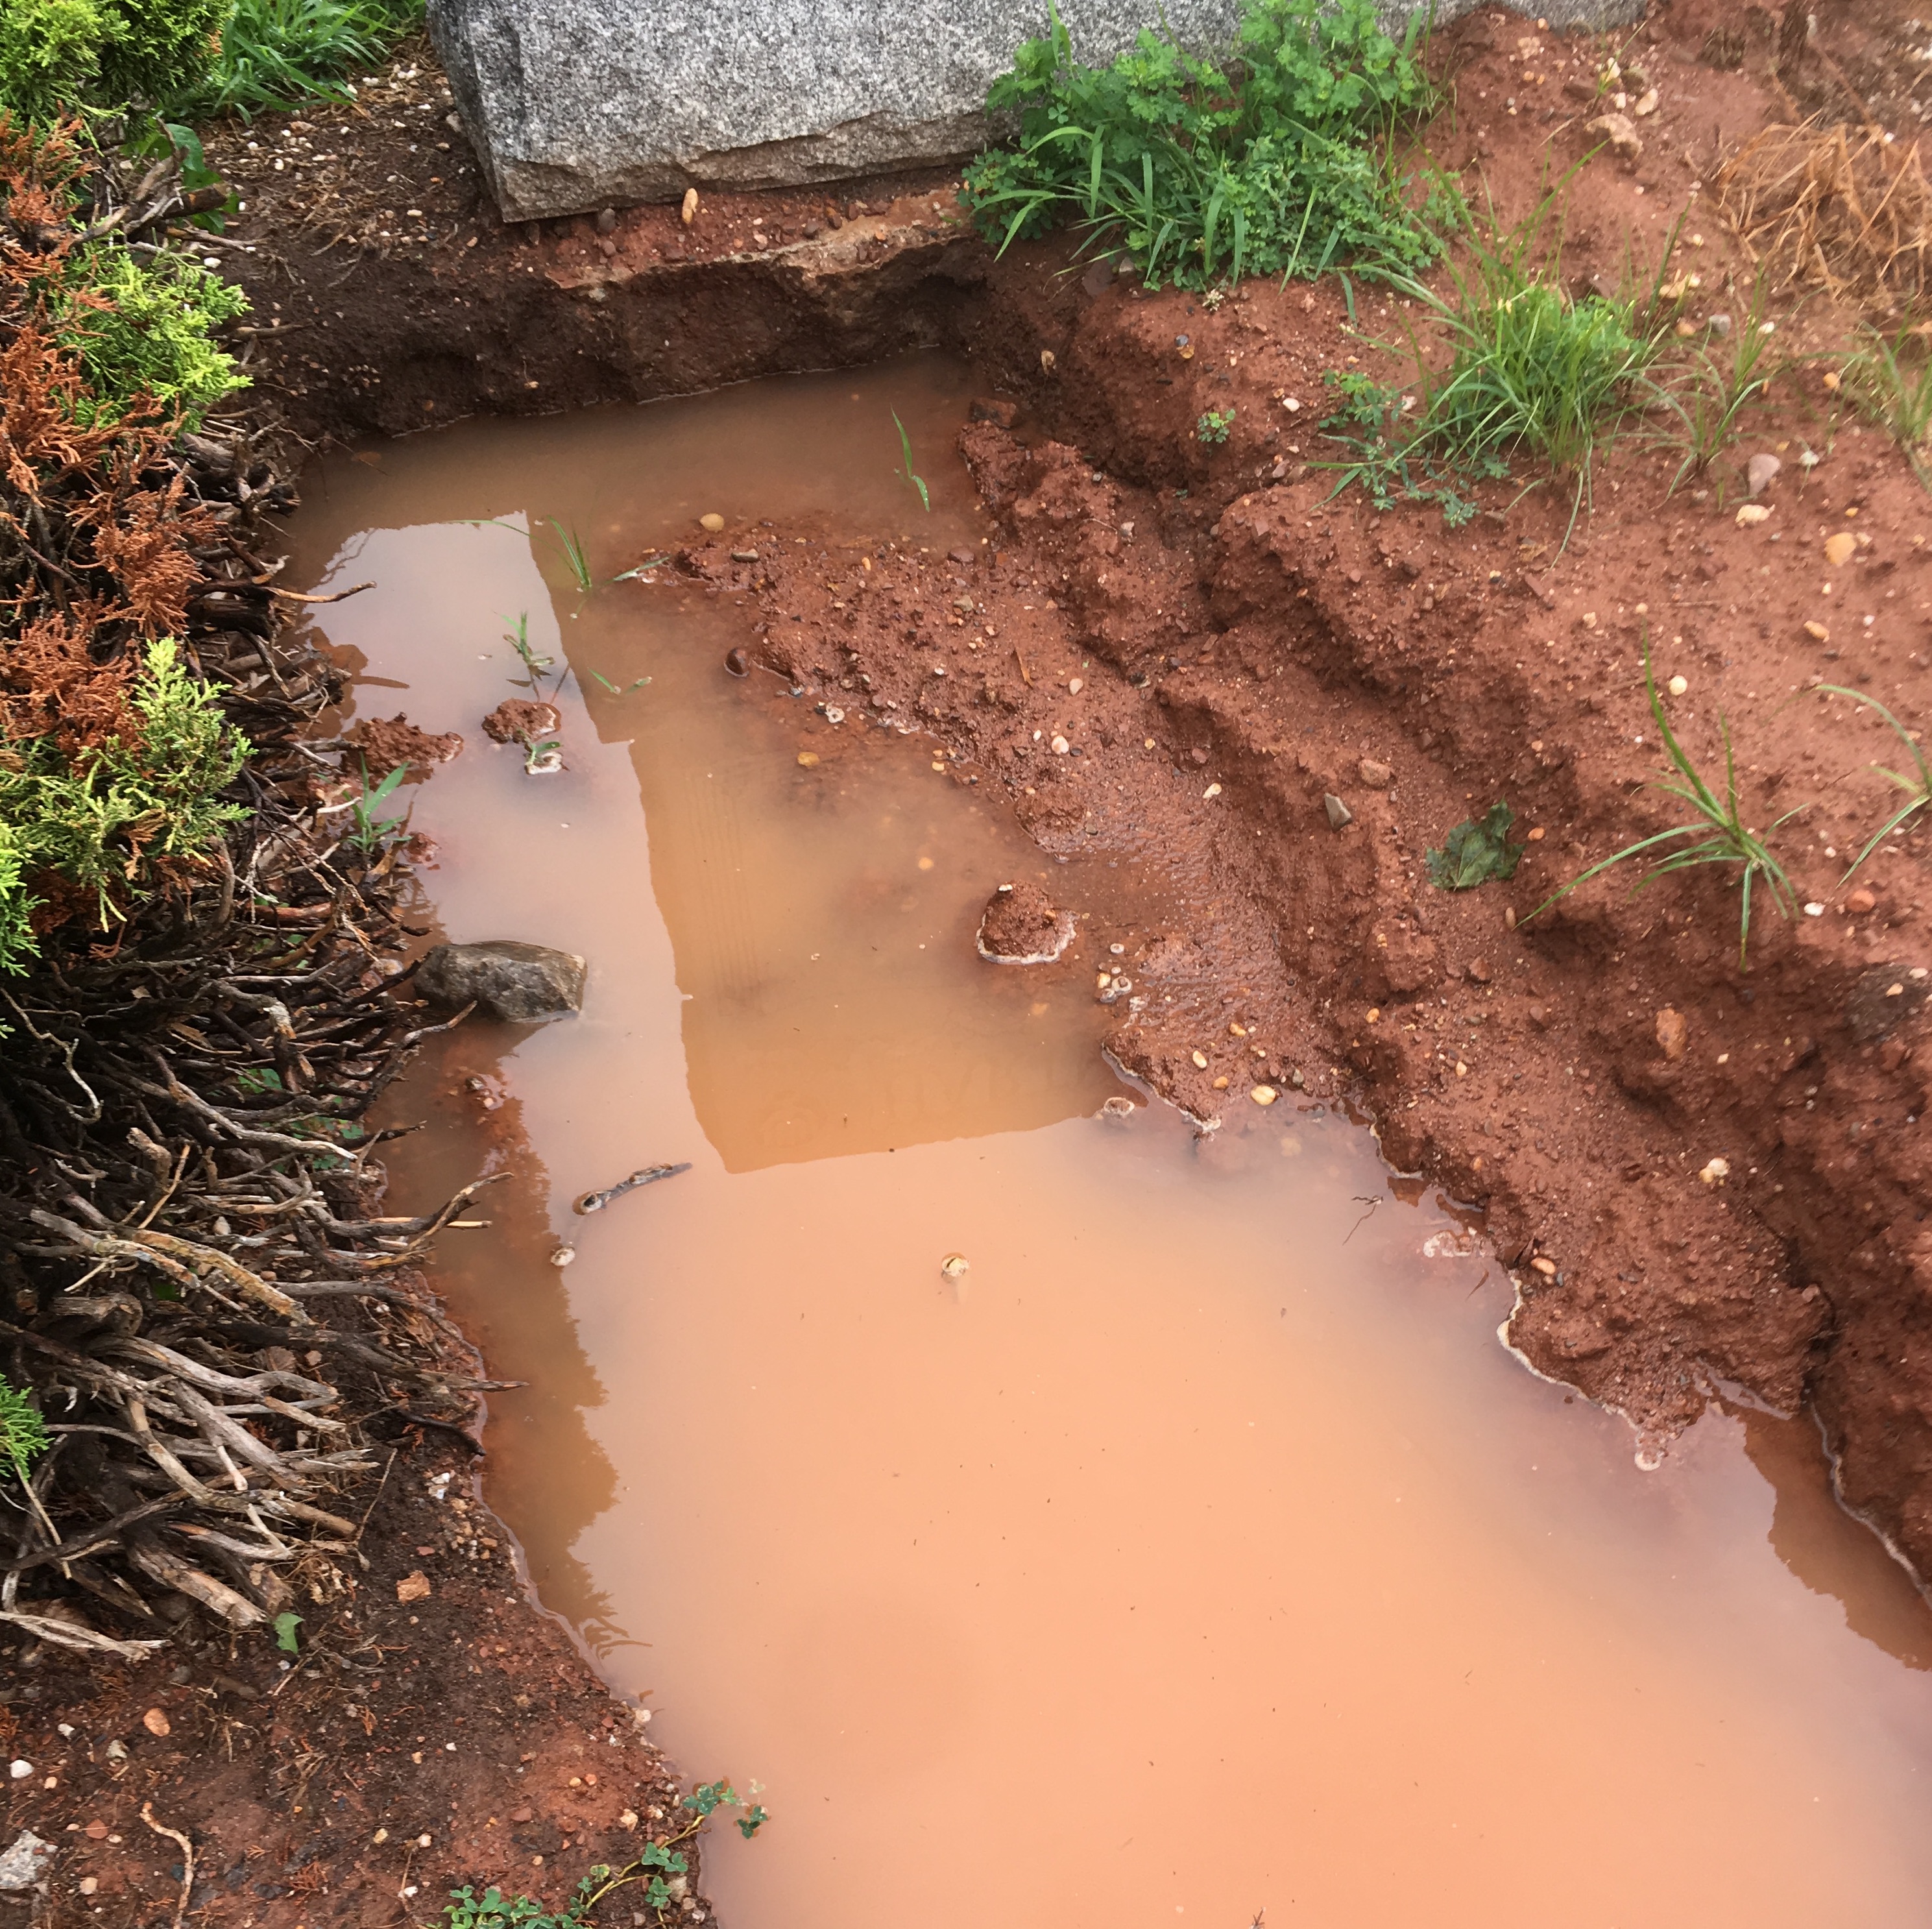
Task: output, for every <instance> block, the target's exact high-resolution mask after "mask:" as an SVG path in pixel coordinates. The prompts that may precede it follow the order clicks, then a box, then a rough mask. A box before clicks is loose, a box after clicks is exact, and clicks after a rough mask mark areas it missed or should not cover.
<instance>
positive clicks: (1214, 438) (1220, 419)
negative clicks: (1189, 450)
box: [1194, 407, 1235, 445]
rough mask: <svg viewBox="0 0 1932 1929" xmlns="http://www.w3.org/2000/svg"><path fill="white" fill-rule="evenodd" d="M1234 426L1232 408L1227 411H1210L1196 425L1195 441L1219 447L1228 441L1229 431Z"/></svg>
mask: <svg viewBox="0 0 1932 1929" xmlns="http://www.w3.org/2000/svg"><path fill="white" fill-rule="evenodd" d="M1234 426H1235V411H1234V410H1233V408H1232V407H1228V408H1226V409H1210V410H1208V413H1206V414H1205V415H1204V416H1202V418H1201V419H1200V420H1199V422H1196V424H1195V425H1194V435H1195V440H1196V441H1198V442H1204V443H1209V444H1211V445H1218V444H1220V443H1224V442H1226V440H1228V431H1229V430H1230V429H1231V428H1233V427H1234Z"/></svg>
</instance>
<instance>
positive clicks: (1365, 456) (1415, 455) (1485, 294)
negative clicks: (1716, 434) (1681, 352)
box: [1325, 177, 1669, 528]
mask: <svg viewBox="0 0 1932 1929" xmlns="http://www.w3.org/2000/svg"><path fill="white" fill-rule="evenodd" d="M1567 186H1568V178H1567V177H1566V178H1565V181H1562V182H1561V183H1559V184H1558V186H1557V187H1556V188H1554V189H1553V190H1551V191H1550V192H1549V193H1546V194H1545V195H1544V196H1543V198H1542V199H1541V200H1540V201H1539V202H1538V204H1537V205H1536V206H1535V208H1533V209H1532V210H1531V211H1530V212H1529V214H1527V215H1526V216H1525V217H1523V220H1520V221H1519V222H1518V223H1517V224H1516V225H1515V226H1514V227H1511V228H1508V229H1505V228H1503V227H1502V226H1499V224H1498V223H1497V222H1496V220H1495V217H1494V215H1493V212H1492V213H1490V214H1489V215H1487V217H1484V218H1483V219H1481V220H1479V219H1478V217H1475V215H1473V214H1469V213H1467V212H1466V211H1465V212H1463V214H1461V215H1460V218H1459V220H1458V222H1457V226H1458V228H1459V229H1460V232H1459V233H1458V234H1457V245H1456V247H1455V248H1454V251H1452V253H1451V257H1450V260H1449V265H1448V291H1447V292H1446V293H1437V292H1436V290H1434V289H1433V288H1430V287H1427V286H1426V285H1425V284H1424V283H1422V282H1421V281H1418V280H1416V279H1415V278H1414V277H1413V276H1411V275H1388V276H1387V277H1385V279H1386V280H1387V281H1388V282H1389V284H1390V285H1391V287H1394V289H1395V290H1397V293H1399V294H1400V295H1402V296H1404V297H1406V299H1408V300H1409V302H1412V304H1413V305H1415V308H1417V309H1418V310H1419V311H1421V314H1422V315H1423V316H1424V319H1425V320H1426V321H1433V323H1434V324H1435V326H1436V333H1437V335H1439V338H1441V340H1442V342H1443V343H1444V344H1445V345H1446V346H1447V347H1448V352H1449V359H1448V365H1447V366H1446V367H1440V366H1437V365H1433V364H1432V362H1431V361H1430V358H1429V356H1427V354H1426V353H1424V351H1423V350H1422V347H1421V344H1420V343H1419V341H1418V340H1417V339H1416V338H1415V336H1414V335H1412V336H1411V338H1410V340H1409V343H1408V344H1407V353H1408V354H1409V356H1410V357H1411V359H1412V361H1413V362H1414V365H1415V369H1416V377H1415V385H1414V392H1413V399H1414V401H1415V404H1416V406H1415V408H1414V409H1413V410H1411V409H1410V408H1409V401H1410V400H1411V398H1409V397H1406V396H1405V397H1402V398H1400V401H1398V400H1397V392H1396V391H1394V390H1393V389H1385V388H1382V387H1381V386H1379V385H1377V384H1376V383H1373V381H1372V380H1370V378H1369V377H1366V376H1364V375H1362V374H1360V373H1359V372H1357V373H1355V374H1351V375H1349V376H1346V377H1343V378H1342V379H1341V386H1342V388H1343V396H1344V402H1345V407H1344V409H1343V412H1342V414H1341V415H1340V417H1339V418H1337V417H1331V419H1330V421H1329V422H1328V424H1327V425H1325V426H1326V427H1328V428H1329V430H1330V432H1331V439H1332V440H1336V441H1337V442H1340V443H1342V444H1343V446H1344V447H1345V449H1347V450H1348V451H1349V454H1348V455H1347V456H1346V458H1344V459H1343V460H1340V461H1339V462H1336V463H1331V464H1329V465H1328V466H1331V467H1334V468H1338V469H1340V470H1341V471H1342V475H1341V479H1340V481H1339V482H1338V483H1337V490H1336V492H1337V493H1340V490H1342V489H1343V488H1346V487H1347V486H1348V484H1349V483H1350V482H1352V481H1359V482H1361V483H1362V484H1364V487H1367V489H1368V490H1369V491H1370V494H1371V496H1373V498H1374V499H1376V502H1378V503H1379V504H1382V503H1386V502H1388V501H1390V500H1391V499H1393V498H1394V496H1397V495H1398V494H1400V495H1403V496H1407V497H1409V498H1410V499H1421V498H1425V497H1430V496H1433V497H1434V498H1435V499H1438V500H1439V501H1440V502H1442V507H1443V509H1444V511H1445V515H1446V516H1447V517H1448V520H1449V521H1450V523H1451V524H1452V526H1453V525H1454V524H1455V523H1458V522H1460V521H1466V520H1468V518H1469V516H1470V515H1471V514H1473V513H1474V505H1473V504H1472V503H1471V502H1469V501H1468V499H1466V498H1463V497H1462V496H1459V495H1458V494H1457V491H1456V490H1455V488H1454V484H1453V482H1452V481H1451V480H1450V479H1449V478H1454V477H1458V476H1460V477H1463V478H1472V479H1473V478H1484V477H1487V478H1500V477H1502V476H1503V475H1507V474H1508V472H1509V466H1510V463H1511V461H1512V460H1514V459H1516V458H1522V457H1527V458H1529V459H1530V460H1532V461H1533V462H1535V463H1538V464H1539V465H1541V466H1544V467H1545V468H1547V469H1550V470H1553V471H1554V472H1555V473H1556V475H1557V476H1558V477H1559V478H1560V479H1562V480H1563V481H1567V482H1568V484H1570V486H1571V491H1572V500H1571V526H1572V527H1573V528H1574V526H1575V523H1576V519H1577V516H1578V515H1579V514H1580V513H1581V511H1583V508H1585V507H1586V506H1587V505H1588V504H1589V501H1590V499H1591V492H1592V479H1593V475H1594V472H1595V465H1596V460H1597V455H1598V452H1599V450H1600V449H1602V448H1603V447H1604V445H1605V444H1607V443H1608V442H1610V440H1612V439H1613V437H1615V436H1616V434H1618V432H1619V431H1620V430H1621V429H1622V428H1623V427H1624V425H1625V424H1626V422H1628V421H1629V420H1630V419H1631V418H1632V417H1633V416H1634V415H1635V413H1637V411H1638V410H1640V409H1641V408H1642V407H1643V406H1644V404H1645V403H1646V401H1648V400H1649V392H1648V390H1647V389H1646V380H1645V378H1646V376H1647V375H1648V374H1649V371H1650V369H1651V368H1652V365H1653V364H1654V363H1655V362H1656V361H1657V359H1658V356H1659V355H1660V354H1661V353H1662V350H1663V347H1664V332H1663V331H1662V329H1661V328H1660V327H1659V326H1658V325H1657V323H1656V321H1655V316H1656V314H1657V312H1658V293H1657V290H1656V288H1655V286H1653V287H1651V288H1649V289H1648V290H1635V291H1633V292H1632V293H1628V294H1626V295H1623V296H1616V297H1614V298H1613V297H1610V296H1603V295H1597V294H1592V295H1586V296H1584V297H1583V299H1581V300H1576V299H1572V298H1571V296H1569V295H1568V294H1567V293H1565V291H1564V289H1563V287H1562V284H1561V281H1560V279H1559V266H1560V261H1561V255H1562V233H1561V221H1562V204H1563V193H1564V190H1565V188H1566V187H1567ZM1664 258H1665V259H1666V260H1668V259H1669V251H1668V249H1666V251H1665V256H1664ZM1660 274H1661V270H1660ZM1382 346H1384V347H1391V348H1393V347H1394V344H1382ZM1398 352H1400V351H1398Z"/></svg>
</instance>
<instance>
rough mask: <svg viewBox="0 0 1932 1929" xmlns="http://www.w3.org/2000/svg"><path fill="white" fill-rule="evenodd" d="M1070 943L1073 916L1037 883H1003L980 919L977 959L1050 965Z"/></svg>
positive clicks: (1000, 963) (1013, 963)
mask: <svg viewBox="0 0 1932 1929" xmlns="http://www.w3.org/2000/svg"><path fill="white" fill-rule="evenodd" d="M1072 942H1073V913H1072V912H1071V911H1064V910H1061V909H1060V908H1059V907H1058V905H1056V904H1055V903H1054V901H1053V900H1052V898H1049V896H1048V895H1046V892H1044V891H1043V890H1042V889H1040V886H1038V885H1037V884H1029V883H1025V882H1022V883H1017V884H1002V885H1001V886H1000V888H999V889H998V890H997V891H995V892H994V893H993V895H992V896H991V897H990V898H988V899H987V900H986V910H985V912H984V913H983V915H982V916H981V917H980V936H979V947H980V956H981V957H982V958H985V959H989V960H991V962H993V963H994V964H995V965H1051V964H1052V962H1054V960H1055V959H1056V958H1058V956H1060V954H1061V953H1062V952H1063V951H1064V950H1066V949H1067V946H1068V945H1069V944H1071V943H1072Z"/></svg>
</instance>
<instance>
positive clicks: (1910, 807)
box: [1819, 683, 1932, 883]
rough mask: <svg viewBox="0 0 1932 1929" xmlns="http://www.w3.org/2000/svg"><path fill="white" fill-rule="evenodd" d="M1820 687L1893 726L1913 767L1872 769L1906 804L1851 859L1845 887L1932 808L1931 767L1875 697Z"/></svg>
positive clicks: (1909, 735)
mask: <svg viewBox="0 0 1932 1929" xmlns="http://www.w3.org/2000/svg"><path fill="white" fill-rule="evenodd" d="M1819 687H1820V688H1821V689H1822V690H1823V691H1825V692H1826V694H1828V695H1830V696H1834V697H1850V698H1851V700H1852V702H1853V703H1862V704H1864V706H1865V707H1866V708H1867V709H1873V710H1876V711H1877V712H1878V713H1879V715H1880V716H1882V718H1884V719H1885V721H1886V722H1887V723H1888V724H1890V725H1891V728H1892V733H1893V734H1894V736H1897V739H1898V740H1899V742H1900V743H1902V744H1903V745H1904V746H1905V754H1906V755H1907V756H1908V757H1910V758H1911V759H1912V766H1913V767H1912V771H1911V772H1909V773H1907V772H1904V771H1902V770H1894V769H1890V768H1888V766H1886V765H1885V764H1882V763H1874V764H1873V766H1871V767H1872V769H1874V770H1876V772H1878V774H1879V775H1880V776H1881V777H1882V778H1884V779H1885V781H1886V782H1887V783H1888V784H1891V785H1892V786H1893V787H1894V788H1896V789H1897V790H1902V791H1903V792H1904V793H1905V802H1903V804H1901V805H1900V806H1899V808H1897V810H1895V811H1893V812H1892V814H1891V816H1890V817H1887V818H1886V819H1885V822H1884V823H1882V825H1880V826H1879V828H1878V829H1876V830H1875V831H1874V832H1873V833H1872V835H1871V837H1870V840H1869V841H1867V844H1866V845H1865V847H1864V850H1861V851H1860V852H1859V853H1858V856H1856V857H1855V858H1854V859H1852V869H1851V871H1846V873H1845V875H1844V877H1843V878H1841V879H1840V880H1839V881H1840V882H1841V883H1844V882H1846V881H1847V880H1849V878H1850V877H1851V874H1852V871H1855V870H1856V869H1857V868H1858V866H1859V865H1861V864H1862V863H1863V862H1864V861H1865V859H1867V857H1869V856H1870V855H1871V854H1872V853H1873V851H1874V850H1876V849H1877V848H1878V847H1879V845H1880V844H1882V843H1883V842H1884V841H1885V839H1886V838H1888V837H1889V836H1890V835H1891V833H1892V832H1894V831H1895V830H1896V829H1897V828H1898V827H1899V826H1900V824H1902V823H1904V821H1905V820H1906V818H1907V817H1911V816H1912V815H1913V814H1915V812H1917V811H1922V810H1924V809H1925V808H1927V805H1932V766H1928V765H1927V763H1926V761H1925V753H1924V751H1922V750H1921V749H1920V748H1919V747H1918V739H1917V738H1915V736H1913V735H1912V733H1911V732H1910V731H1909V730H1907V729H1906V727H1905V726H1904V724H1902V723H1900V721H1899V720H1898V719H1897V718H1896V717H1895V716H1894V715H1892V713H1891V711H1889V710H1888V709H1886V708H1885V706H1884V704H1882V703H1880V702H1879V700H1878V699H1877V698H1876V697H1868V696H1867V695H1866V694H1865V693H1864V691H1862V690H1852V689H1848V688H1846V686H1845V685H1843V684H1842V683H1824V684H1821V685H1820V686H1819Z"/></svg>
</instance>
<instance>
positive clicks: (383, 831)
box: [349, 763, 409, 857]
mask: <svg viewBox="0 0 1932 1929" xmlns="http://www.w3.org/2000/svg"><path fill="white" fill-rule="evenodd" d="M407 775H409V769H408V766H407V765H406V764H401V763H399V764H398V765H397V766H396V767H395V769H393V770H392V771H391V772H389V775H387V776H386V777H385V778H383V781H381V782H380V784H371V782H370V781H369V766H368V764H367V763H365V764H364V765H363V766H362V795H361V796H359V797H358V798H356V799H355V800H354V801H353V803H352V804H351V805H350V821H349V841H350V843H351V844H354V845H355V847H356V849H357V850H359V851H361V852H362V854H363V856H365V857H370V856H374V854H375V853H376V852H377V850H379V849H380V847H381V845H382V843H383V839H384V838H386V837H388V836H389V835H391V834H392V832H395V831H396V830H398V829H401V826H402V825H403V823H404V821H405V820H407V817H408V815H409V813H408V812H407V811H398V812H397V813H396V814H395V816H393V817H385V816H384V815H383V814H382V812H381V810H380V808H379V806H380V805H383V804H386V803H387V802H389V799H390V798H391V797H392V796H394V795H395V792H396V789H397V787H398V785H399V784H401V782H402V781H403V779H404V778H405V777H406V776H407Z"/></svg>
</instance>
